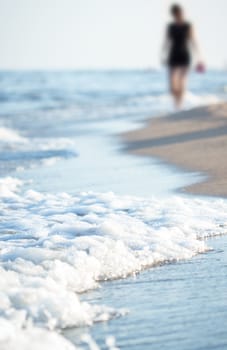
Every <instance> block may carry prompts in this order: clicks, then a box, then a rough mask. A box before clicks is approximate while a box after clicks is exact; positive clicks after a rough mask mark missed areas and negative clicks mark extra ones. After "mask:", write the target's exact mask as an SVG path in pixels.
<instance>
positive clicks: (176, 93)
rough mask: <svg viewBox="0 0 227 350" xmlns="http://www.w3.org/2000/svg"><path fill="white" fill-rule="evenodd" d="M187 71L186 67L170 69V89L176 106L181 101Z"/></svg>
mask: <svg viewBox="0 0 227 350" xmlns="http://www.w3.org/2000/svg"><path fill="white" fill-rule="evenodd" d="M187 73H188V69H187V68H185V67H182V68H181V67H177V68H171V69H170V73H169V77H170V91H171V94H172V95H173V97H174V101H175V105H176V107H177V108H180V107H181V105H182V102H183V97H184V93H185V89H186V82H187Z"/></svg>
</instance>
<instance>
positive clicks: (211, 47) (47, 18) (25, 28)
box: [0, 0, 227, 69]
mask: <svg viewBox="0 0 227 350" xmlns="http://www.w3.org/2000/svg"><path fill="white" fill-rule="evenodd" d="M178 3H180V4H184V5H185V4H186V10H187V11H186V12H187V14H188V17H189V19H190V20H191V21H192V22H193V23H194V24H195V26H196V31H197V34H198V37H199V41H200V46H201V47H202V51H203V54H204V56H205V58H206V61H207V63H208V65H209V66H210V67H213V66H216V67H220V66H223V65H224V63H226V64H227V44H226V37H227V20H226V15H227V0H183V1H178ZM170 4H172V1H169V0H0V69H62V68H66V69H71V68H73V69H77V68H85V69H86V68H148V67H157V66H158V65H159V63H160V47H161V43H162V40H163V39H162V36H163V32H164V28H165V21H166V20H167V19H168V7H169V5H170Z"/></svg>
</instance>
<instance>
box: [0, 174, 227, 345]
mask: <svg viewBox="0 0 227 350" xmlns="http://www.w3.org/2000/svg"><path fill="white" fill-rule="evenodd" d="M0 203H1V205H0V207H1V209H0V214H1V219H2V220H1V223H0V233H1V239H0V249H1V256H0V273H1V280H0V294H1V304H0V317H1V319H0V321H1V322H2V324H3V327H2V329H3V330H4V329H6V332H8V331H7V329H11V328H12V329H13V331H12V332H11V331H9V334H10V335H9V336H8V337H6V336H5V335H4V334H5V333H4V331H2V330H1V331H2V332H3V333H4V334H3V335H1V337H0V345H1V346H0V347H1V349H4V348H7V349H8V348H9V349H11V348H12V349H14V348H15V347H14V346H13V345H11V344H14V343H13V342H14V341H15V342H16V340H15V339H17V336H15V334H18V332H19V334H20V336H19V337H18V338H19V339H22V340H21V342H22V344H23V342H25V344H27V343H26V342H27V341H28V339H31V338H33V337H34V338H35V337H36V335H37V338H38V337H39V332H41V333H42V331H43V332H44V333H43V334H44V337H43V338H42V342H43V339H45V337H46V339H47V344H49V343H48V342H52V341H53V342H54V341H55V336H56V337H58V336H59V335H57V334H55V333H54V332H55V330H59V329H63V328H67V327H77V326H81V325H91V324H92V323H93V322H96V321H106V320H108V319H110V318H112V317H116V316H120V315H122V314H124V313H125V312H126V310H115V309H114V308H112V307H109V306H104V305H103V306H100V305H93V304H90V303H87V302H82V301H81V300H80V298H79V293H82V292H85V291H88V290H90V289H93V288H97V287H98V286H100V282H101V281H104V280H111V279H116V278H125V277H126V276H128V275H130V274H136V273H138V272H139V271H141V270H143V269H145V268H148V267H152V266H155V265H157V264H163V263H169V262H173V261H178V260H182V259H189V258H191V257H193V256H194V255H195V254H198V253H203V252H206V251H208V250H209V249H210V248H209V247H208V245H207V244H206V242H205V240H204V238H206V237H209V236H214V235H220V234H224V233H226V224H227V202H226V201H225V200H221V199H217V200H213V201H212V205H211V202H210V201H209V200H203V199H192V198H183V197H175V196H172V197H169V198H168V199H155V198H153V199H150V200H147V199H142V198H135V197H130V196H117V195H115V194H113V193H112V192H109V193H93V192H84V193H79V194H76V195H69V194H67V193H58V194H49V193H40V192H36V191H34V190H32V189H31V190H28V191H24V190H23V183H22V182H21V181H20V180H18V179H15V178H10V177H8V178H3V179H1V180H0ZM15 327H16V328H15ZM40 327H41V330H40ZM14 328H15V329H14ZM20 332H21V333H20ZM48 332H49V333H48ZM41 333H40V334H41ZM53 334H55V335H53ZM13 337H16V338H13ZM49 337H50V338H49ZM59 337H60V336H59ZM56 339H57V338H56ZM63 341H64V339H63V340H62V342H63ZM59 344H60V343H59ZM8 346H9V347H8ZM10 346H11V347H10ZM70 346H71V345H69V343H68V342H66V343H65V345H62V349H71V348H70ZM21 348H23V347H21ZM24 348H25V349H26V346H25V347H24ZM24 348H23V349H24ZM47 348H48V346H47ZM56 348H57V347H56ZM37 349H38V347H37ZM44 349H45V347H44Z"/></svg>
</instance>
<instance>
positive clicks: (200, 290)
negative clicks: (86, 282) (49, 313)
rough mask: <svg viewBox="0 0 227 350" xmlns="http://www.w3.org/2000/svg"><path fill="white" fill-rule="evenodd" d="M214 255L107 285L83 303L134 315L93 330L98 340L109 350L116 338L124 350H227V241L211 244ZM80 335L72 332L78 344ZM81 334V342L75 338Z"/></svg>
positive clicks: (77, 331)
mask: <svg viewBox="0 0 227 350" xmlns="http://www.w3.org/2000/svg"><path fill="white" fill-rule="evenodd" d="M209 244H210V245H212V247H213V250H212V251H210V252H208V253H206V254H202V255H199V256H196V257H194V258H193V259H191V260H189V261H183V262H178V263H175V264H174V263H173V264H168V265H163V266H159V267H155V268H153V269H151V270H149V271H145V272H143V273H141V274H139V275H137V276H136V277H131V278H128V279H127V280H119V281H113V282H108V283H105V284H104V285H103V288H101V289H99V290H96V291H94V292H90V293H88V294H87V295H86V296H85V297H84V299H85V300H89V301H92V302H95V303H97V304H106V305H108V303H109V301H110V300H111V301H113V303H114V305H116V307H117V308H123V307H124V308H127V309H128V310H130V312H129V314H128V315H127V316H125V317H122V318H118V319H114V320H112V321H110V322H108V323H105V324H103V323H99V324H96V325H94V327H93V328H92V330H91V333H92V335H93V337H94V338H95V339H96V341H97V343H98V344H99V345H100V346H101V348H102V349H105V348H106V347H105V337H106V336H108V334H112V335H114V336H115V337H116V340H117V346H119V347H120V349H133V350H138V349H141V350H148V349H154V350H159V349H185V350H198V349H208V350H209V349H212V350H213V349H223V350H224V349H226V348H227V334H226V326H227V301H226V290H227V279H226V269H227V237H226V236H222V237H219V238H215V239H210V240H209ZM80 332H84V329H81V330H78V329H77V330H68V331H67V332H66V335H67V336H68V337H69V338H70V339H71V340H72V341H73V340H75V339H78V335H79V333H80ZM74 333H76V337H75V334H74Z"/></svg>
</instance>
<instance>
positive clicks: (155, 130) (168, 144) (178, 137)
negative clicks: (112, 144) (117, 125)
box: [123, 103, 227, 197]
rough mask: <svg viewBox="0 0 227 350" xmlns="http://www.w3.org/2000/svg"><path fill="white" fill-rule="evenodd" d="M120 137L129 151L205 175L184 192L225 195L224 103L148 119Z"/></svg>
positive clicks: (226, 123)
mask: <svg viewBox="0 0 227 350" xmlns="http://www.w3.org/2000/svg"><path fill="white" fill-rule="evenodd" d="M123 139H124V141H125V142H126V148H127V150H128V151H129V152H131V153H133V154H137V155H143V156H152V157H158V158H160V159H162V160H163V161H165V162H167V163H172V164H174V165H177V166H179V167H181V168H182V169H184V170H190V171H193V172H194V171H196V172H201V173H202V174H204V175H206V176H205V177H204V181H203V182H201V183H196V184H193V185H190V186H189V187H187V188H185V189H184V190H185V191H186V192H189V193H192V194H200V195H211V196H221V197H227V103H222V104H216V105H212V106H207V107H200V108H195V109H192V110H188V111H181V112H177V113H175V114H171V115H168V116H163V117H159V118H152V119H150V120H148V122H147V123H146V125H145V126H144V127H143V128H141V129H139V130H134V131H130V132H127V133H124V134H123Z"/></svg>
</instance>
